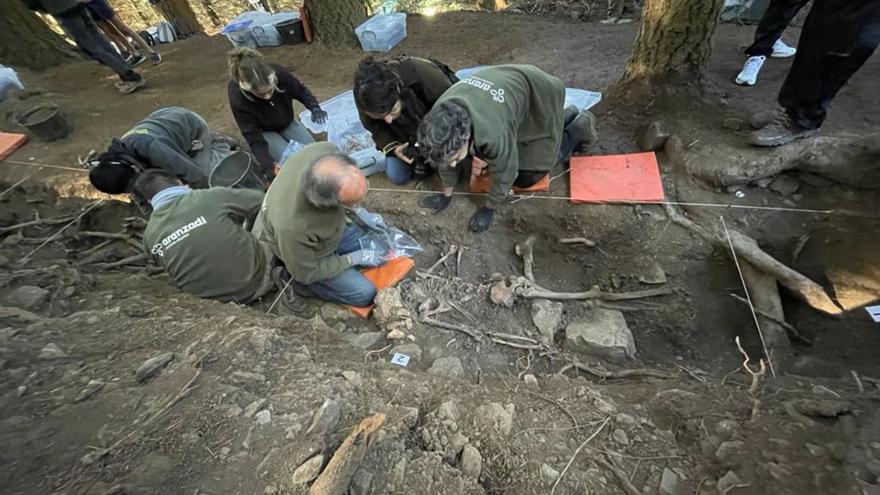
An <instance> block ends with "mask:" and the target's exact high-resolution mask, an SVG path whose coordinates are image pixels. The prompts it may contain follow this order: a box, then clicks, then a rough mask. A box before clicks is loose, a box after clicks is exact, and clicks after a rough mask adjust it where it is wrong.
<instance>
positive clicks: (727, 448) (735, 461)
mask: <svg viewBox="0 0 880 495" xmlns="http://www.w3.org/2000/svg"><path fill="white" fill-rule="evenodd" d="M744 447H745V443H744V442H741V441H739V440H731V441H728V442H721V445H719V446H718V449H717V450H715V458H716V459H718V462H720V463H721V464H722V465H724V466H725V467H728V468H732V467H736V466H737V465H739V462H740V457H741V455H742V451H743V448H744Z"/></svg>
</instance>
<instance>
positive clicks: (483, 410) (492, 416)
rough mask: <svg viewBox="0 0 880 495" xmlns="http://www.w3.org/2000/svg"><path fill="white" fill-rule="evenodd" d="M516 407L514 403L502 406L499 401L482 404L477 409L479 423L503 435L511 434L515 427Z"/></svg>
mask: <svg viewBox="0 0 880 495" xmlns="http://www.w3.org/2000/svg"><path fill="white" fill-rule="evenodd" d="M515 411H516V407H515V406H514V405H513V404H508V405H507V406H502V405H501V404H499V403H497V402H490V403H489V404H486V405H484V406H480V407H478V408H477V410H476V421H477V425H479V426H482V427H484V428H487V429H490V430H492V431H494V432H495V433H499V434H501V435H503V436H507V435H510V431H511V430H512V429H513V416H514V412H515Z"/></svg>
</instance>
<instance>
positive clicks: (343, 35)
mask: <svg viewBox="0 0 880 495" xmlns="http://www.w3.org/2000/svg"><path fill="white" fill-rule="evenodd" d="M367 3H368V2H367V1H366V0H305V6H306V10H308V12H309V18H310V19H311V22H312V32H313V33H314V36H315V38H316V39H317V40H318V41H320V42H321V43H322V44H325V45H328V46H338V45H351V44H354V43H356V42H357V38H356V36H355V34H354V28H356V27H357V26H358V25H359V24H361V23H362V22H364V20H366V18H367V12H368V5H367Z"/></svg>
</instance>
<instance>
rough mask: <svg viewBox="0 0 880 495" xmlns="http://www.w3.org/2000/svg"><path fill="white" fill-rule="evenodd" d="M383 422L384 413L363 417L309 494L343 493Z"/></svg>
mask: <svg viewBox="0 0 880 495" xmlns="http://www.w3.org/2000/svg"><path fill="white" fill-rule="evenodd" d="M384 423H385V415H384V414H382V413H376V414H374V415H373V416H370V417H368V418H365V419H364V420H363V421H361V423H360V424H359V425H358V426H357V428H355V429H354V430H353V431H352V432H351V433H349V434H348V436H347V437H346V438H345V440H343V441H342V445H340V446H339V448H338V449H336V453H334V454H333V458H332V459H330V462H329V463H328V464H327V467H326V468H325V469H324V471H323V472H321V475H320V476H318V479H316V480H315V483H314V484H312V486H311V488H309V495H344V494H346V493H348V485H349V484H350V483H351V479H352V477H353V476H354V473H355V471H357V469H358V467H360V465H361V462H363V460H364V458H365V457H366V455H367V451H368V450H369V448H370V444H371V443H372V437H373V436H374V434H375V433H376V432H377V431H379V429H380V428H381V427H382V425H383V424H384Z"/></svg>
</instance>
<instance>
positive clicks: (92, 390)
mask: <svg viewBox="0 0 880 495" xmlns="http://www.w3.org/2000/svg"><path fill="white" fill-rule="evenodd" d="M102 388H104V382H102V381H101V380H89V383H88V384H87V385H86V388H84V389H82V391H81V392H80V393H79V394H77V396H76V397H74V399H73V402H74V403H77V402H82V401H84V400H86V399H88V398H89V397H91V396H93V395H95V394H96V393H98V391H99V390H101V389H102Z"/></svg>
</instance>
